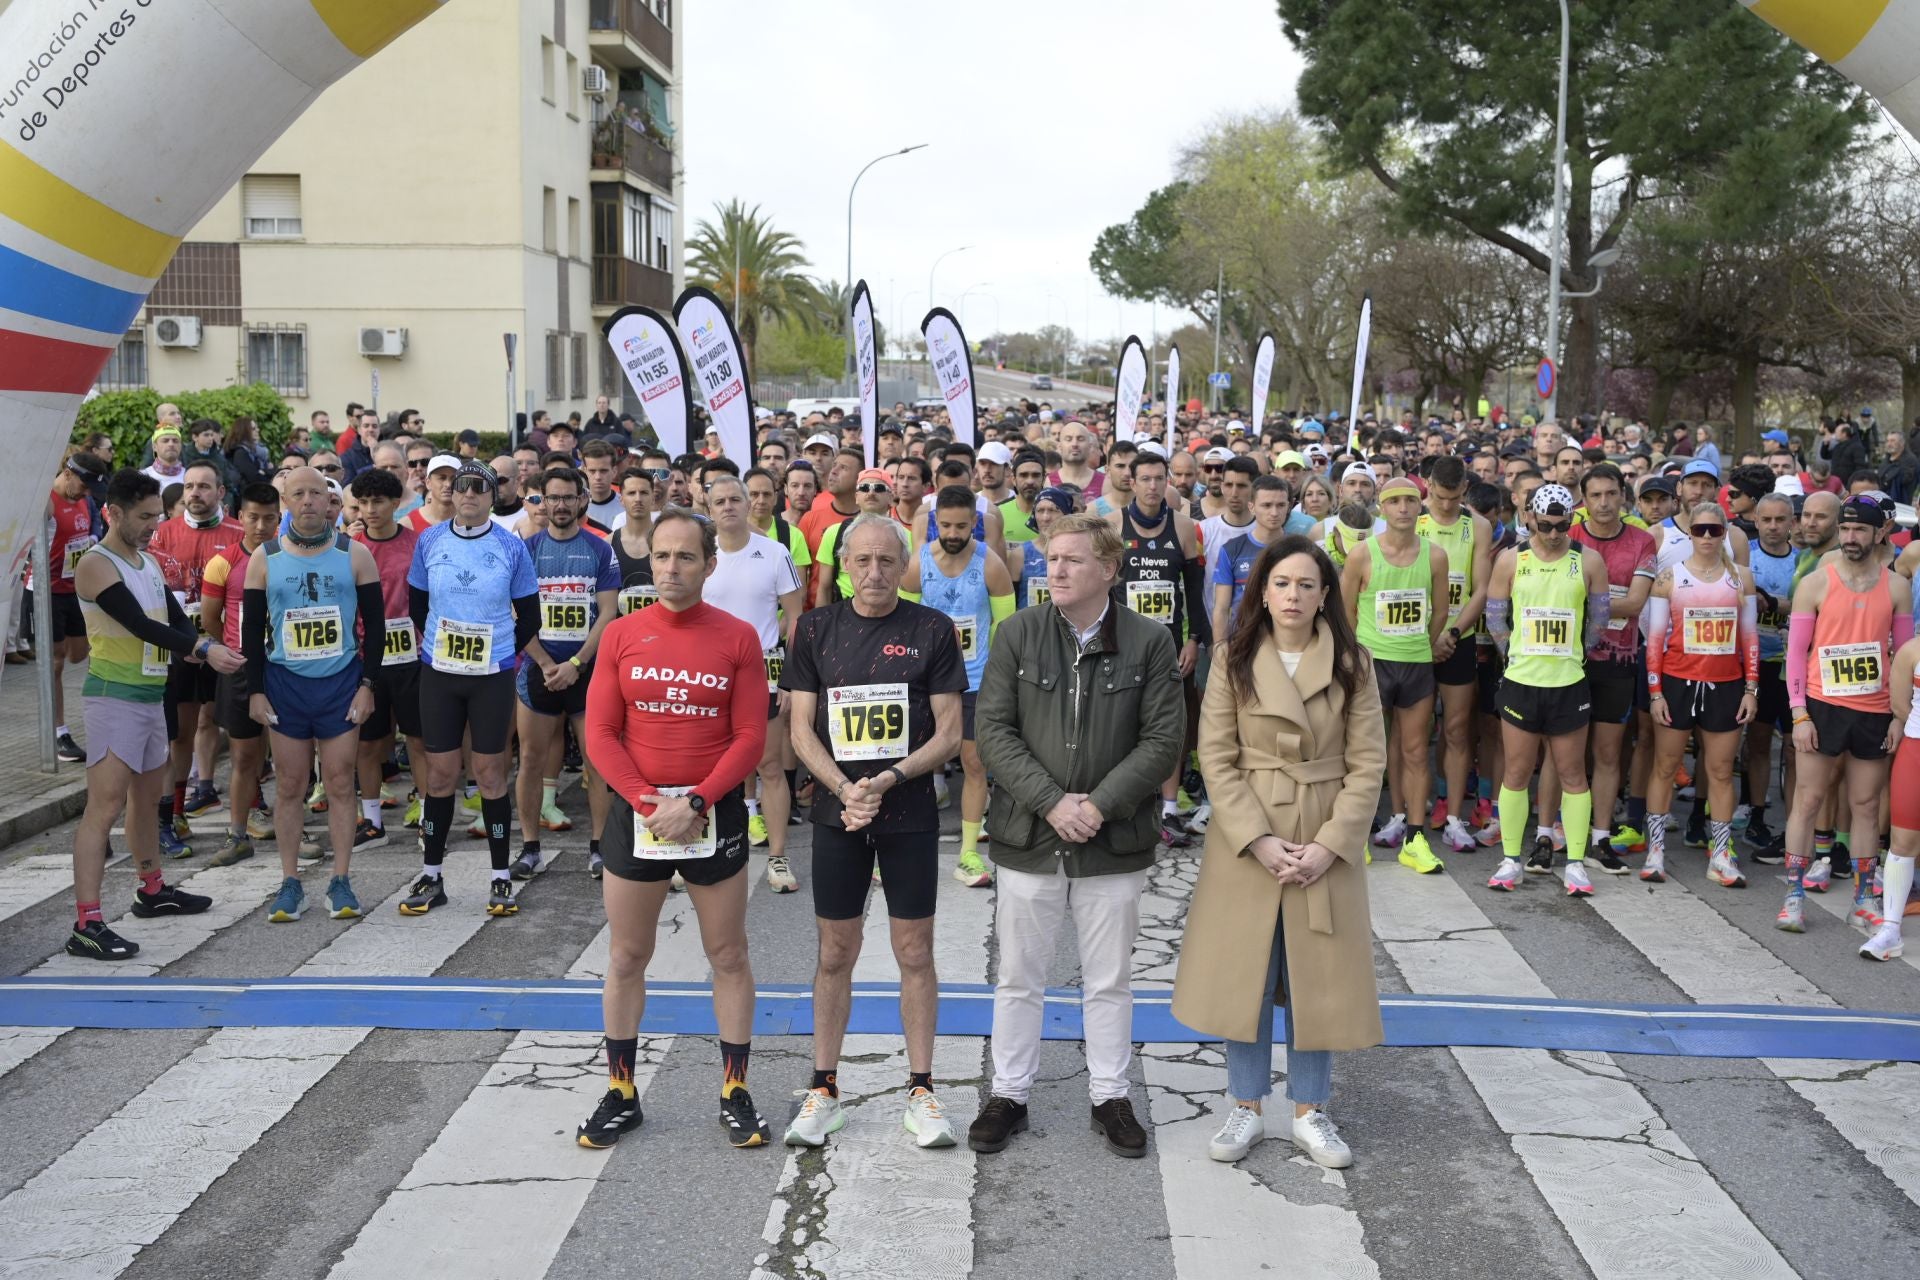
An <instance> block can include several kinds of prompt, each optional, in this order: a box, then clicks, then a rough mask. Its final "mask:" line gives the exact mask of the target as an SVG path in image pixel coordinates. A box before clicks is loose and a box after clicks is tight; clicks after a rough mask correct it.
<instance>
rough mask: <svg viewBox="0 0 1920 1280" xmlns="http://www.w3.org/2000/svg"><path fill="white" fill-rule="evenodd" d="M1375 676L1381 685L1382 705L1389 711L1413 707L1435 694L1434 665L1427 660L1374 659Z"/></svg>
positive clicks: (1375, 679)
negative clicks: (1395, 660)
mask: <svg viewBox="0 0 1920 1280" xmlns="http://www.w3.org/2000/svg"><path fill="white" fill-rule="evenodd" d="M1373 678H1374V681H1375V682H1376V683H1377V684H1379V686H1380V705H1381V706H1383V707H1385V708H1386V709H1387V710H1388V711H1392V710H1394V709H1396V708H1399V707H1411V706H1414V705H1415V704H1417V703H1419V702H1421V701H1423V700H1425V699H1427V698H1431V697H1432V696H1433V678H1434V677H1433V666H1432V664H1431V663H1426V662H1392V661H1389V660H1388V659H1386V658H1375V659H1374V660H1373Z"/></svg>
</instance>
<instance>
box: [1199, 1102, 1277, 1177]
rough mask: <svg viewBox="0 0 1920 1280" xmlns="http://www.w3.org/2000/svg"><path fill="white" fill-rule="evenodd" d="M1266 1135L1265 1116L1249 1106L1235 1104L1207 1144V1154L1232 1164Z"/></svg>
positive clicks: (1223, 1162) (1221, 1161)
mask: <svg viewBox="0 0 1920 1280" xmlns="http://www.w3.org/2000/svg"><path fill="white" fill-rule="evenodd" d="M1266 1136H1267V1118H1266V1117H1265V1116H1263V1115H1261V1114H1260V1113H1259V1112H1258V1111H1255V1110H1254V1109H1253V1108H1251V1107H1239V1106H1236V1107H1235V1108H1234V1109H1233V1110H1232V1111H1231V1112H1229V1113H1228V1114H1227V1122H1226V1123H1225V1124H1223V1125H1221V1126H1220V1132H1218V1133H1216V1134H1214V1135H1213V1141H1212V1142H1210V1143H1208V1144H1207V1154H1208V1155H1209V1156H1211V1157H1212V1158H1213V1159H1215V1160H1218V1161H1219V1162H1220V1163H1221V1164H1232V1163H1233V1162H1234V1161H1236V1160H1239V1159H1242V1158H1243V1157H1245V1155H1246V1154H1247V1152H1249V1151H1251V1150H1253V1148H1254V1146H1255V1145H1256V1144H1257V1143H1258V1142H1259V1141H1260V1140H1261V1139H1263V1138H1265V1137H1266Z"/></svg>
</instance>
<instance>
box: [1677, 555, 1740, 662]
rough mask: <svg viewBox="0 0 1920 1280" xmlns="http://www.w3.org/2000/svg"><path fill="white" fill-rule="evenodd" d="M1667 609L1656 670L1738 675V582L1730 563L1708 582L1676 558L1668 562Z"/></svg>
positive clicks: (1684, 562)
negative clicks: (1661, 659)
mask: <svg viewBox="0 0 1920 1280" xmlns="http://www.w3.org/2000/svg"><path fill="white" fill-rule="evenodd" d="M1672 572H1673V584H1672V586H1671V587H1669V589H1668V596H1667V609H1668V614H1669V616H1670V617H1671V618H1672V619H1673V624H1672V625H1673V631H1672V635H1671V637H1670V639H1669V640H1668V642H1667V655H1666V661H1665V663H1664V664H1663V667H1662V670H1663V671H1664V673H1665V674H1666V675H1669V676H1672V677H1674V678H1676V679H1680V680H1695V681H1700V680H1704V681H1706V682H1707V683H1709V684H1719V683H1721V682H1723V681H1727V680H1738V679H1739V678H1740V676H1741V672H1742V670H1743V669H1744V664H1743V661H1742V657H1741V653H1740V634H1739V633H1740V582H1739V579H1738V578H1737V577H1735V576H1734V572H1733V568H1732V566H1731V565H1725V566H1722V569H1721V574H1720V576H1719V577H1718V578H1715V579H1713V580H1712V581H1711V582H1707V581H1703V580H1701V579H1699V578H1696V577H1694V576H1693V574H1692V573H1691V572H1690V571H1689V570H1688V568H1687V562H1686V561H1684V560H1682V561H1681V562H1680V563H1679V564H1676V565H1675V566H1673V571H1672Z"/></svg>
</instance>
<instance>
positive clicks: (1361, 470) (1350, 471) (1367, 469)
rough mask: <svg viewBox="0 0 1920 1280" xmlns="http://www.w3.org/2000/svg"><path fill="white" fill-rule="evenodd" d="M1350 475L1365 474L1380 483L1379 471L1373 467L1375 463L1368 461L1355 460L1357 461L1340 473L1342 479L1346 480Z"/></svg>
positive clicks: (1369, 478)
mask: <svg viewBox="0 0 1920 1280" xmlns="http://www.w3.org/2000/svg"><path fill="white" fill-rule="evenodd" d="M1348 476H1365V477H1366V478H1367V479H1368V480H1371V481H1372V482H1373V483H1374V484H1376V485H1377V484H1379V483H1380V475H1379V473H1378V472H1376V471H1375V470H1374V469H1373V464H1372V463H1368V462H1355V463H1351V464H1349V465H1348V467H1347V469H1346V470H1345V471H1342V472H1341V473H1340V478H1341V479H1342V480H1345V479H1346V478H1347V477H1348Z"/></svg>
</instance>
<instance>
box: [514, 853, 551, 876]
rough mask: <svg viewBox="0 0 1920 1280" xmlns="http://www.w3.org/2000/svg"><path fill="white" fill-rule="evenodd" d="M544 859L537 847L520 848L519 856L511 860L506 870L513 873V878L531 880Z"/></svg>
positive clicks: (543, 862)
mask: <svg viewBox="0 0 1920 1280" xmlns="http://www.w3.org/2000/svg"><path fill="white" fill-rule="evenodd" d="M545 861H546V859H545V858H544V857H543V856H542V855H541V853H540V851H539V850H538V849H522V850H521V851H520V856H519V857H517V858H515V859H514V860H513V865H512V866H510V867H508V868H507V870H508V871H510V872H512V873H513V878H514V879H515V880H531V879H533V877H534V876H535V875H537V874H538V873H539V871H540V868H541V866H542V865H544V864H545Z"/></svg>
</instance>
